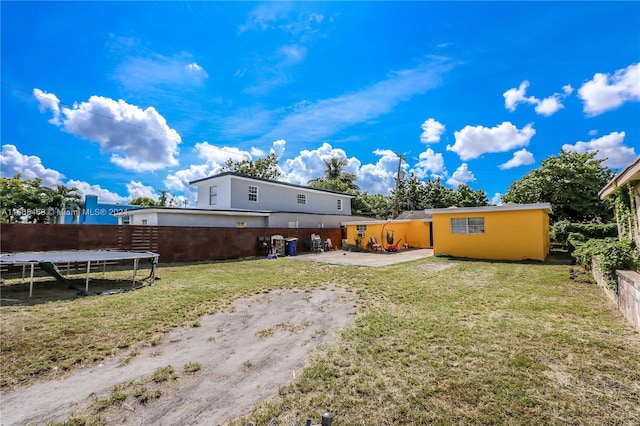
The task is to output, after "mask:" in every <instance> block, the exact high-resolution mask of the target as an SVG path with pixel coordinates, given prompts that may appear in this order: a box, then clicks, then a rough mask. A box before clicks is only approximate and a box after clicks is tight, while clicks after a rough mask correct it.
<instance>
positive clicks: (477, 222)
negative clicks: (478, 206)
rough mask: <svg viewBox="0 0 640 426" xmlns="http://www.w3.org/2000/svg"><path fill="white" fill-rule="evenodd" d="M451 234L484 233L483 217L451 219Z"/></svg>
mask: <svg viewBox="0 0 640 426" xmlns="http://www.w3.org/2000/svg"><path fill="white" fill-rule="evenodd" d="M451 233H452V234H484V217H461V218H452V219H451Z"/></svg>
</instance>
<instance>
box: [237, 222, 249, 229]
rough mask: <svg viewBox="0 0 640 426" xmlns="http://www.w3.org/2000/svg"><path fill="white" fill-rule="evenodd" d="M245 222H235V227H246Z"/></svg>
mask: <svg viewBox="0 0 640 426" xmlns="http://www.w3.org/2000/svg"><path fill="white" fill-rule="evenodd" d="M246 227H247V222H236V228H246Z"/></svg>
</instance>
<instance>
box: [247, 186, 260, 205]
mask: <svg viewBox="0 0 640 426" xmlns="http://www.w3.org/2000/svg"><path fill="white" fill-rule="evenodd" d="M249 201H253V202H254V203H257V202H258V187H257V186H252V185H249Z"/></svg>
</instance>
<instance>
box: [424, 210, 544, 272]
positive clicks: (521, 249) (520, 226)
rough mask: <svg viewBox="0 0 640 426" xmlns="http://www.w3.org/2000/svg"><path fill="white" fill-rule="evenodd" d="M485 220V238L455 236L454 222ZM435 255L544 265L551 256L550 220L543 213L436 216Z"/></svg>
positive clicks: (434, 223) (502, 212) (525, 211)
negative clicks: (458, 220)
mask: <svg viewBox="0 0 640 426" xmlns="http://www.w3.org/2000/svg"><path fill="white" fill-rule="evenodd" d="M473 217H484V224H485V232H484V234H452V233H451V225H450V219H451V218H473ZM433 245H434V247H433V250H434V254H435V255H450V256H456V257H469V258H474V259H495V260H525V259H534V260H540V261H543V260H544V259H545V258H546V257H547V255H548V254H549V245H550V243H549V216H548V215H547V214H546V212H545V211H544V210H511V211H497V212H483V213H453V212H452V213H442V214H440V213H439V214H434V215H433Z"/></svg>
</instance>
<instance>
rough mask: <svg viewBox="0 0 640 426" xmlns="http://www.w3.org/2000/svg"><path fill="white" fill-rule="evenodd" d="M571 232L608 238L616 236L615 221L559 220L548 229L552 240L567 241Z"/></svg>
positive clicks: (616, 226) (589, 236)
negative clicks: (584, 221)
mask: <svg viewBox="0 0 640 426" xmlns="http://www.w3.org/2000/svg"><path fill="white" fill-rule="evenodd" d="M571 233H579V234H582V235H584V236H585V238H586V239H590V238H608V237H617V236H618V225H617V224H616V223H572V222H569V221H568V220H560V221H558V222H556V223H554V224H553V225H552V226H551V229H550V230H549V236H550V237H551V239H552V240H553V241H558V242H562V243H566V242H568V238H569V235H570V234H571Z"/></svg>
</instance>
